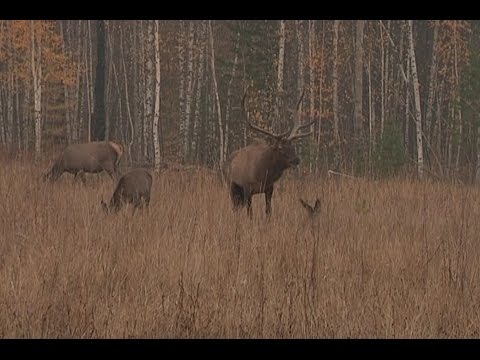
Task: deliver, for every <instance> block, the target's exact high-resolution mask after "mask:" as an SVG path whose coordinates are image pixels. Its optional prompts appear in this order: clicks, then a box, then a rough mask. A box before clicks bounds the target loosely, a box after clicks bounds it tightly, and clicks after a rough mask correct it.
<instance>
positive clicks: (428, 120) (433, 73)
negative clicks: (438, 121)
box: [425, 21, 438, 135]
mask: <svg viewBox="0 0 480 360" xmlns="http://www.w3.org/2000/svg"><path fill="white" fill-rule="evenodd" d="M437 38H438V21H434V25H433V39H432V43H433V44H432V59H431V62H430V77H429V79H430V81H429V83H428V98H427V110H426V113H425V126H426V130H427V131H428V132H429V134H428V135H430V134H431V133H432V113H433V97H434V90H435V84H436V82H437Z"/></svg>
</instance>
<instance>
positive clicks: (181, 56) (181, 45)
mask: <svg viewBox="0 0 480 360" xmlns="http://www.w3.org/2000/svg"><path fill="white" fill-rule="evenodd" d="M179 27H180V29H179V36H178V45H177V50H178V73H179V76H180V79H179V80H180V81H179V96H178V99H179V114H180V124H179V125H180V135H181V136H183V137H184V136H185V132H186V131H188V128H187V129H186V127H185V121H186V120H185V82H186V67H185V64H186V62H185V47H186V43H187V40H186V38H187V35H186V29H185V20H180V26H179ZM184 143H185V140H184V139H183V143H182V149H183V157H185V150H184V148H185V145H184Z"/></svg>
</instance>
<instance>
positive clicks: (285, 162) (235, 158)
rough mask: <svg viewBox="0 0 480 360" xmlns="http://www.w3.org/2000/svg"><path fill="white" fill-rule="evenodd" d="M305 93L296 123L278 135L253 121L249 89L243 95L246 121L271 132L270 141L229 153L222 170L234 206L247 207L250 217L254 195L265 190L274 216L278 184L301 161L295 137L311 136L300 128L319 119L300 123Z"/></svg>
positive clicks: (267, 132)
mask: <svg viewBox="0 0 480 360" xmlns="http://www.w3.org/2000/svg"><path fill="white" fill-rule="evenodd" d="M303 94H304V92H302V95H301V96H300V99H299V100H298V103H297V106H296V111H295V114H294V123H293V126H292V127H291V129H289V130H288V131H286V132H284V133H282V134H274V133H272V132H270V131H267V130H265V129H262V128H260V127H258V126H257V125H255V124H253V123H252V122H251V121H250V120H249V118H248V113H247V110H246V108H245V98H246V96H247V91H245V94H244V95H243V98H242V106H241V110H242V112H243V117H244V119H245V121H246V122H247V124H248V126H249V127H250V128H251V129H253V130H256V131H258V132H260V133H262V134H264V135H267V136H268V138H269V139H270V142H266V141H263V140H259V139H256V140H254V141H253V142H252V143H251V144H250V145H248V146H246V147H244V148H241V149H239V150H236V151H235V152H233V153H232V154H231V155H230V156H229V159H228V164H227V165H226V166H225V167H224V169H222V170H223V174H224V177H225V178H226V181H227V184H228V186H229V188H230V197H231V199H232V202H233V207H234V209H235V210H237V209H239V208H241V207H244V206H246V207H247V213H248V215H249V216H250V218H251V217H252V196H253V195H254V194H261V193H265V206H266V210H265V211H266V214H267V216H268V215H270V214H271V212H272V204H271V203H272V194H273V185H274V183H275V182H276V181H277V180H278V179H279V178H280V177H281V176H282V173H283V171H284V170H286V169H288V168H290V167H293V166H296V165H298V164H299V163H300V159H299V158H298V156H297V155H296V153H295V146H294V144H293V140H296V139H299V138H302V137H305V136H309V135H311V132H307V133H303V134H300V133H299V131H300V130H301V129H303V128H307V127H309V126H310V125H312V124H313V122H314V121H315V119H314V120H312V121H311V122H309V123H307V124H303V125H302V124H300V122H299V119H298V114H299V108H300V104H301V102H302V99H303Z"/></svg>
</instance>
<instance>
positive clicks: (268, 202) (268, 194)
mask: <svg viewBox="0 0 480 360" xmlns="http://www.w3.org/2000/svg"><path fill="white" fill-rule="evenodd" d="M272 195H273V186H272V187H270V188H267V189H265V213H266V214H267V216H270V214H271V213H272Z"/></svg>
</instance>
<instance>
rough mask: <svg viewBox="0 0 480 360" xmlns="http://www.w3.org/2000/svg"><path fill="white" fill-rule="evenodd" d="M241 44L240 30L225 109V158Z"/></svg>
mask: <svg viewBox="0 0 480 360" xmlns="http://www.w3.org/2000/svg"><path fill="white" fill-rule="evenodd" d="M239 44H240V32H237V37H236V39H235V49H234V53H235V57H234V59H233V66H232V72H231V77H230V81H229V82H228V87H227V106H226V110H225V152H224V154H223V158H224V159H226V158H227V152H228V124H229V123H230V114H231V106H232V83H233V80H234V79H235V74H236V72H237V65H238V47H239Z"/></svg>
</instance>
